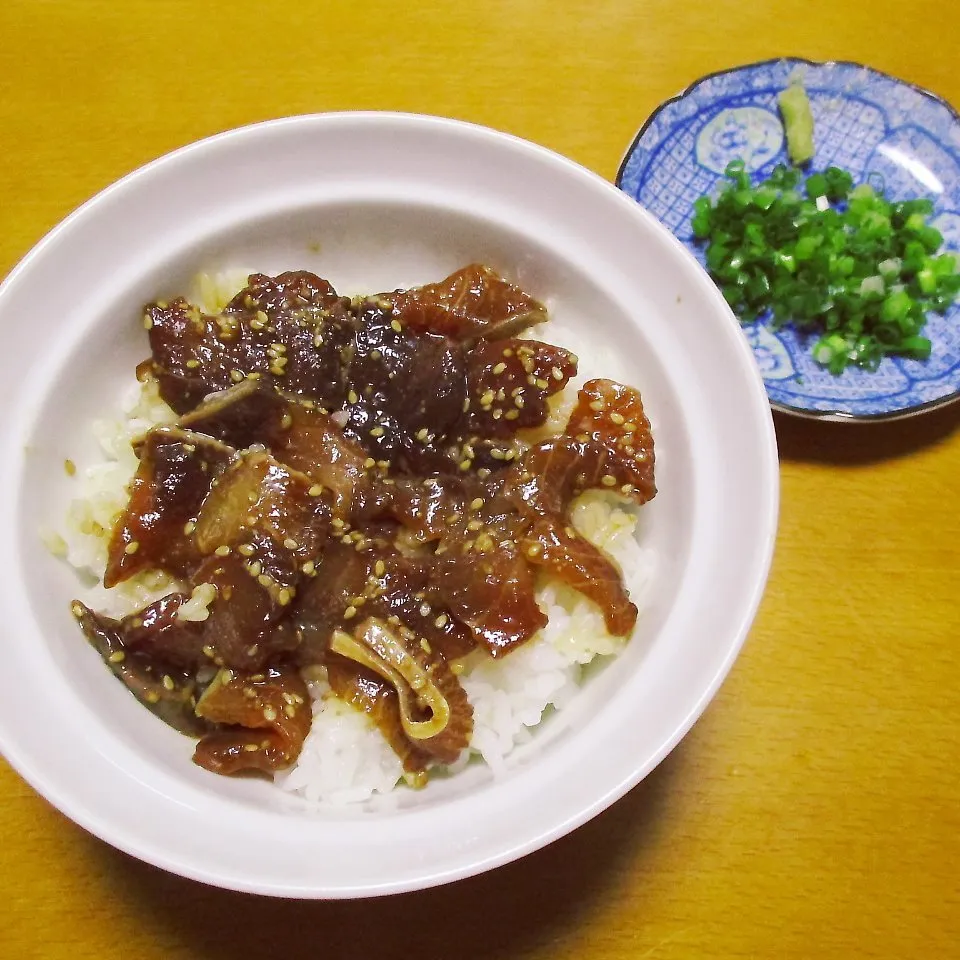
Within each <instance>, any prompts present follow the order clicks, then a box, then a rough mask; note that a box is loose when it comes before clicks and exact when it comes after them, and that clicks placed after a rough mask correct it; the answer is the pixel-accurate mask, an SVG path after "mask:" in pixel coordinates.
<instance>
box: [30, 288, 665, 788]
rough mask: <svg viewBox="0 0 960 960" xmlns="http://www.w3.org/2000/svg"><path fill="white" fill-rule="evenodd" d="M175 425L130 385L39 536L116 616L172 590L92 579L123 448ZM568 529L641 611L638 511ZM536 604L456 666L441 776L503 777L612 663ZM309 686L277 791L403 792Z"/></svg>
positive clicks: (210, 296)
mask: <svg viewBox="0 0 960 960" xmlns="http://www.w3.org/2000/svg"><path fill="white" fill-rule="evenodd" d="M244 282H245V277H243V276H237V275H236V274H231V275H230V276H229V277H226V278H225V277H223V276H221V277H216V278H210V277H209V276H206V275H201V277H200V278H198V290H197V296H196V301H197V302H199V303H200V304H201V306H203V307H204V308H205V309H207V310H211V311H212V310H217V309H221V308H222V306H223V305H224V304H225V303H226V301H227V300H228V299H229V296H228V295H227V294H226V292H225V291H227V290H234V291H235V290H236V289H238V288H240V287H242V285H243V283H244ZM572 333H573V332H572V331H571V330H570V329H569V327H566V328H563V329H556V328H555V325H554V324H551V327H550V331H549V339H550V340H551V341H552V342H558V343H562V344H563V345H564V346H566V347H568V348H569V349H572V350H573V351H574V352H578V351H577V347H578V346H579V345H578V344H577V343H576V342H575V340H574V338H573V336H572ZM531 335H536V333H533V334H531ZM591 353H592V354H593V355H592V356H591V357H590V360H591V361H592V362H590V363H589V367H590V368H592V369H591V370H589V371H588V370H587V369H586V367H587V364H585V363H584V359H583V356H584V355H583V352H580V361H581V362H580V368H581V369H580V376H579V377H578V380H577V381H576V382H575V383H572V384H571V385H570V386H569V387H568V388H567V390H566V391H565V392H564V394H563V395H561V397H560V398H558V400H557V402H556V403H554V404H553V415H552V416H551V419H550V421H549V422H548V424H547V425H545V427H544V428H543V429H542V430H541V431H538V434H539V435H541V436H545V435H549V434H550V433H554V432H559V430H560V429H562V427H563V425H564V423H565V422H566V418H567V414H568V413H569V410H570V406H571V404H572V402H573V401H574V400H575V397H576V390H577V384H578V383H579V382H582V380H584V379H587V378H588V377H590V376H598V375H602V372H603V370H604V364H603V363H602V362H598V358H597V356H596V352H595V351H591ZM598 367H599V371H597V372H595V371H596V368H598ZM175 420H176V414H175V413H174V412H173V411H172V410H171V409H170V407H168V406H167V405H166V404H165V403H164V402H163V401H162V400H161V399H160V396H159V393H158V392H157V387H156V384H155V383H154V382H152V381H148V382H147V383H144V384H132V385H131V386H130V388H129V389H128V390H127V391H126V394H125V396H124V398H123V401H122V404H121V416H119V417H118V418H116V419H112V420H97V421H95V422H94V423H93V424H91V429H92V432H93V434H94V436H95V437H96V439H97V441H98V444H99V449H100V452H101V453H102V459H101V460H100V461H99V462H96V463H94V464H92V465H90V466H88V467H86V468H85V469H82V470H80V471H78V472H77V475H76V483H77V490H76V496H75V497H74V498H73V500H72V502H71V504H70V506H69V509H68V511H67V515H66V517H65V518H64V522H63V524H62V528H61V529H60V530H59V532H53V531H49V530H48V531H44V532H43V536H44V539H45V541H46V542H47V545H48V546H49V548H50V549H51V551H52V552H54V553H55V554H57V555H58V556H61V557H63V558H64V559H65V560H66V561H67V562H68V563H70V564H71V565H72V566H73V567H75V568H76V569H77V570H78V571H79V572H80V574H81V576H82V577H83V578H84V579H85V580H86V581H87V582H88V583H89V584H90V586H89V587H88V588H87V589H86V591H85V592H84V595H83V596H82V599H83V600H84V601H85V602H86V603H88V604H89V605H90V606H92V607H93V608H95V609H97V610H100V611H102V612H104V613H107V614H109V615H111V616H114V617H120V616H124V615H126V614H128V613H131V612H133V611H135V610H137V609H139V608H141V607H142V606H144V605H145V604H147V603H150V602H152V601H153V600H155V599H157V598H159V597H161V596H163V595H165V594H166V593H169V592H170V591H171V590H173V589H175V588H176V587H177V586H178V584H177V582H176V581H175V580H173V579H172V578H170V577H169V576H167V575H166V574H162V573H157V572H154V573H149V574H144V575H141V576H138V577H135V578H133V579H131V580H129V581H127V582H125V583H123V584H120V585H119V586H117V587H114V588H112V589H110V590H107V589H105V588H104V587H103V584H102V581H101V577H102V574H103V571H104V569H105V566H106V558H107V543H108V540H109V536H110V531H111V529H112V527H113V525H114V522H115V521H116V519H117V517H118V516H119V515H120V513H121V512H122V510H123V509H124V507H125V505H126V501H127V487H128V484H129V482H130V480H131V479H132V477H133V475H134V473H135V472H136V468H137V459H136V457H135V456H134V453H133V450H132V448H131V441H132V440H133V439H135V438H136V437H138V436H140V435H142V434H143V433H144V432H146V431H147V430H149V429H150V428H151V427H152V426H154V425H157V424H164V423H172V422H174V421H175ZM572 522H573V525H574V526H575V527H576V528H577V530H578V531H579V532H580V533H581V534H582V535H583V536H585V537H586V538H587V539H589V540H590V541H591V542H592V543H594V544H595V545H596V546H598V547H600V548H601V549H603V550H604V551H605V552H606V553H607V554H608V555H609V556H610V557H612V558H613V559H614V561H615V562H616V563H617V564H618V566H619V567H620V569H621V571H623V575H624V580H625V583H626V586H627V589H628V591H629V593H630V596H631V599H633V601H634V602H635V603H637V604H638V606H642V601H643V596H644V593H645V590H646V587H647V585H648V584H649V582H650V580H651V577H652V573H653V567H654V556H653V553H652V550H651V549H650V548H648V547H644V546H642V545H641V543H640V541H639V539H638V536H637V530H636V527H637V509H636V508H635V507H633V506H631V505H628V504H626V503H624V502H623V501H622V500H620V499H619V498H617V497H616V496H615V495H614V494H610V493H606V492H601V491H591V492H590V493H587V494H585V495H583V496H582V497H580V498H579V500H578V501H577V502H576V504H575V505H574V509H573V511H572ZM537 601H538V603H539V604H540V606H541V608H542V609H543V610H544V612H545V613H546V614H547V616H548V623H547V625H546V626H545V627H544V628H543V629H542V630H541V631H540V632H539V633H538V634H537V635H536V636H535V637H534V638H533V639H532V640H530V641H529V642H528V643H526V644H524V645H523V646H522V647H520V648H519V649H517V650H515V651H514V652H512V653H511V654H510V655H509V656H507V657H505V658H504V659H502V660H496V661H495V660H493V659H491V658H490V657H489V656H487V655H486V654H484V653H483V652H482V651H479V650H478V651H475V652H474V653H472V654H470V656H469V657H467V658H466V659H465V660H464V661H463V673H462V674H461V677H460V679H461V682H462V683H463V686H464V689H465V690H466V693H467V696H468V697H469V699H470V702H471V703H472V705H473V708H474V731H473V737H472V740H471V743H470V746H469V748H468V749H467V750H466V751H464V754H463V756H462V757H461V758H460V760H459V761H458V762H457V763H456V764H454V765H453V766H452V767H451V768H450V772H456V771H458V770H460V769H462V767H463V766H465V765H466V764H467V763H468V762H470V761H471V760H480V761H482V762H485V763H486V764H488V765H489V766H490V767H491V768H492V769H493V771H494V773H497V772H500V771H502V770H503V769H504V768H505V767H506V766H507V764H508V758H509V756H510V754H511V753H512V752H513V751H514V750H515V748H517V747H519V746H521V745H522V744H524V743H527V742H529V740H530V739H531V736H532V731H533V730H534V728H536V726H537V725H538V724H539V723H540V722H541V720H542V719H543V718H544V716H545V715H546V714H548V713H550V712H551V711H557V710H562V709H563V708H564V706H566V705H567V704H568V703H569V702H570V700H571V699H572V698H573V697H574V696H576V693H577V691H578V689H579V685H580V682H581V678H582V673H583V668H584V667H585V666H586V665H587V664H588V663H591V662H592V661H593V660H594V659H595V658H598V657H612V656H615V655H616V654H617V653H618V652H619V651H620V650H621V649H622V647H623V644H624V643H625V642H626V641H625V640H624V639H623V638H620V637H613V636H611V635H610V634H609V633H607V631H606V629H605V626H604V622H603V617H602V615H601V613H600V611H599V609H598V608H597V607H596V606H595V605H594V604H593V603H591V602H590V601H589V600H587V599H585V598H584V597H582V596H581V595H580V594H579V593H577V592H576V591H574V590H572V589H571V588H570V587H568V586H566V585H564V584H562V583H559V582H557V581H551V580H548V579H546V578H544V579H543V580H542V582H541V583H540V584H539V585H538V589H537ZM308 683H309V687H310V692H311V695H312V697H313V725H312V728H311V731H310V734H309V735H308V737H307V740H306V743H305V744H304V748H303V751H302V753H301V755H300V759H299V760H298V762H297V764H296V765H295V766H294V767H293V768H292V769H291V770H290V771H288V772H286V773H284V774H282V775H281V776H278V777H277V779H276V782H277V784H278V785H279V786H280V787H281V788H282V789H284V790H287V791H291V792H293V793H297V794H300V795H302V796H303V797H304V798H306V799H307V800H309V801H313V802H318V803H324V804H336V805H344V804H349V803H354V802H359V801H363V800H367V799H369V798H371V797H372V796H374V795H375V794H379V795H385V794H388V793H389V792H390V791H391V790H393V789H394V788H395V787H396V786H397V785H398V784H400V783H402V782H403V771H402V768H401V765H400V761H399V759H398V758H397V757H396V755H395V754H394V753H393V751H392V750H391V749H390V747H389V746H388V745H387V743H386V741H385V740H384V739H383V738H382V737H381V736H380V734H379V732H378V731H377V730H376V728H375V727H374V726H373V724H372V722H371V721H370V720H369V718H368V717H367V716H366V715H365V714H364V713H362V712H361V711H359V710H357V709H356V708H354V707H352V706H350V705H348V704H345V703H343V702H342V701H340V700H338V699H337V698H336V697H334V696H332V695H331V693H330V688H329V685H328V684H327V683H326V680H325V677H324V671H323V669H322V668H317V669H315V670H314V671H312V675H311V676H310V677H309V679H308Z"/></svg>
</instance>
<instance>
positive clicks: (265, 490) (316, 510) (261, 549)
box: [194, 448, 331, 605]
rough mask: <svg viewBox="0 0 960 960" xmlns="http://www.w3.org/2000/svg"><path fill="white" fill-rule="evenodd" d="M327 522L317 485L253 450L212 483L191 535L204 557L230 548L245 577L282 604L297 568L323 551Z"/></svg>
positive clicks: (324, 498)
mask: <svg viewBox="0 0 960 960" xmlns="http://www.w3.org/2000/svg"><path fill="white" fill-rule="evenodd" d="M330 520H331V507H330V495H329V493H328V492H327V491H326V490H325V489H324V488H323V487H322V486H321V485H320V484H315V483H313V482H312V481H311V480H310V478H309V477H307V476H305V475H304V474H302V473H300V472H299V471H297V470H293V469H291V468H289V467H287V466H285V465H284V464H282V463H280V462H279V461H277V460H276V459H274V458H273V457H271V456H270V455H269V454H268V453H265V452H263V451H262V450H257V449H256V448H253V449H251V450H248V451H245V452H244V453H243V454H241V455H240V456H239V457H237V458H236V460H235V461H234V462H233V463H232V464H231V466H230V467H229V468H228V469H227V470H226V471H224V473H223V474H222V475H221V476H220V477H219V478H218V479H217V481H216V482H215V483H214V484H213V486H212V487H211V489H210V493H209V495H208V496H207V498H206V499H205V500H204V503H203V506H202V508H201V510H200V514H199V516H198V518H197V522H196V529H195V534H194V536H195V540H196V545H197V548H198V550H199V551H200V552H201V553H202V554H204V555H210V554H216V555H224V556H226V555H227V554H229V553H232V552H233V550H234V548H236V550H237V552H238V553H239V554H241V555H242V556H243V557H245V558H246V564H247V567H248V570H249V572H250V574H251V576H252V577H254V578H255V579H258V580H259V581H260V582H261V583H262V584H263V585H264V586H265V587H266V588H267V589H268V590H269V591H270V593H271V595H272V596H274V598H275V599H277V600H278V601H279V602H280V603H281V605H285V604H286V603H289V602H290V600H291V599H292V597H293V594H294V593H295V591H296V586H297V584H298V583H299V581H300V579H301V577H302V575H303V570H302V567H303V565H304V564H305V563H307V562H308V561H310V560H312V559H313V558H314V557H316V556H317V555H318V554H319V553H320V552H321V550H322V549H323V545H324V543H325V542H326V538H327V535H328V532H329V528H330ZM218 551H219V554H218ZM267 581H269V582H267ZM284 598H285V599H284Z"/></svg>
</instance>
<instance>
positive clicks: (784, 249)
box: [692, 160, 960, 374]
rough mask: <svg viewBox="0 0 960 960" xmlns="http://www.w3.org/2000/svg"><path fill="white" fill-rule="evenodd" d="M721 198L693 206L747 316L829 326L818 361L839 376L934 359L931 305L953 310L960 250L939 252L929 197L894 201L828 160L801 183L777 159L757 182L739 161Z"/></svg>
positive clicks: (734, 301)
mask: <svg viewBox="0 0 960 960" xmlns="http://www.w3.org/2000/svg"><path fill="white" fill-rule="evenodd" d="M726 176H727V178H728V182H726V183H724V184H723V187H722V188H721V192H720V194H719V195H718V196H717V198H716V200H715V201H711V199H710V198H709V197H707V196H703V197H700V198H699V199H698V200H697V201H696V202H695V204H694V215H693V223H692V226H693V233H694V236H695V237H696V238H697V239H698V240H701V241H705V242H706V260H707V267H708V269H709V270H710V273H711V275H712V276H713V278H714V280H715V281H716V283H717V285H718V286H719V287H720V289H721V291H722V292H723V295H724V297H725V298H726V300H727V302H728V303H729V304H730V306H731V307H732V308H733V310H734V312H735V313H736V314H737V315H738V316H739V317H740V319H741V321H742V322H744V323H749V322H752V321H754V320H757V319H758V318H759V317H760V316H761V315H762V314H764V313H765V312H766V311H767V310H768V309H769V310H770V312H771V314H772V319H771V322H770V325H771V327H772V328H773V329H779V328H780V327H782V326H784V325H785V324H790V325H791V326H793V327H794V328H795V329H798V330H801V331H810V332H812V333H820V334H821V336H820V338H819V340H817V342H816V344H815V345H814V347H813V357H814V359H815V360H816V361H817V363H819V364H821V365H822V366H824V367H826V368H827V369H828V370H830V372H831V373H834V374H839V373H842V372H843V371H844V370H845V369H846V367H847V366H848V365H850V364H853V365H855V366H858V367H863V368H865V369H867V370H876V368H877V366H878V365H879V364H880V361H881V360H882V359H883V358H884V357H885V356H887V355H888V354H893V355H897V356H903V357H911V358H914V359H917V360H925V359H926V358H927V357H929V355H930V341H929V340H928V339H927V338H926V337H924V336H923V335H922V333H921V331H922V330H923V326H924V323H925V322H926V315H927V313H928V312H929V311H934V312H936V313H940V314H943V313H945V312H946V311H947V310H948V309H949V307H950V306H951V305H952V304H953V302H954V300H955V299H956V296H957V293H958V291H960V274H958V273H957V261H956V257H954V256H953V255H952V254H946V253H938V251H939V250H940V247H941V245H942V244H943V236H942V235H941V234H940V232H939V231H938V230H936V229H935V228H934V227H932V226H930V225H929V224H928V222H927V219H928V217H929V216H930V214H931V213H932V211H933V204H932V203H931V202H930V201H929V200H925V199H924V200H905V201H903V202H901V203H891V202H890V201H889V200H887V199H886V197H884V195H883V192H882V191H879V192H878V191H877V190H875V189H874V188H873V187H872V186H870V185H869V184H861V185H860V186H857V187H854V186H853V178H852V177H851V176H850V174H849V173H847V172H846V171H844V170H840V169H838V168H837V167H828V168H827V169H826V170H825V171H824V172H823V173H813V174H811V175H810V176H808V177H807V178H806V181H805V183H801V180H802V177H801V174H800V172H799V171H797V170H793V169H788V168H787V167H785V166H782V165H779V166H777V167H776V168H775V169H774V171H773V173H772V175H771V176H770V178H769V179H768V180H765V181H764V182H763V183H761V184H759V185H758V186H752V185H751V183H750V177H749V174H747V172H746V170H745V168H744V164H743V162H742V161H740V160H735V161H734V162H732V163H731V164H730V165H729V166H728V167H727V170H726Z"/></svg>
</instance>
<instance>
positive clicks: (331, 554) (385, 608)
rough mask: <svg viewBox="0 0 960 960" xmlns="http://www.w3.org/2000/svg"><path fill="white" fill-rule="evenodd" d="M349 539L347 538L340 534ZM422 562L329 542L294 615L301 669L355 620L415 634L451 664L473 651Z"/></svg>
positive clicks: (382, 549)
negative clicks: (371, 620)
mask: <svg viewBox="0 0 960 960" xmlns="http://www.w3.org/2000/svg"><path fill="white" fill-rule="evenodd" d="M344 538H345V539H346V540H348V541H349V540H350V533H349V532H347V533H345V534H344ZM429 577H430V571H429V568H428V567H426V566H425V565H424V564H423V563H422V562H418V561H416V560H414V559H411V558H408V557H404V556H403V555H402V554H401V553H399V552H398V551H397V550H396V549H394V548H392V547H390V546H378V547H372V548H371V549H368V550H363V551H358V550H357V549H356V548H355V544H354V543H353V541H351V542H350V543H344V542H336V541H334V542H332V543H331V544H329V546H328V547H327V549H326V550H325V551H324V554H323V556H322V558H321V559H320V560H318V561H317V565H316V576H315V577H313V578H312V579H311V580H310V581H309V582H308V583H306V584H305V585H304V587H303V595H302V596H301V598H300V603H299V604H298V606H297V609H296V611H295V612H294V614H293V621H294V623H295V625H296V629H297V633H298V635H299V636H300V638H301V642H302V645H301V648H300V650H299V651H298V654H297V660H298V662H299V663H300V664H302V665H304V666H307V665H311V664H317V663H324V662H326V656H327V651H328V649H329V644H330V638H331V636H332V635H333V632H334V631H335V630H338V629H343V630H346V631H348V632H349V630H350V629H351V628H352V626H353V623H351V621H354V622H355V619H356V618H357V617H359V616H374V617H378V618H380V619H383V620H386V621H387V622H388V623H389V624H390V625H392V626H394V627H395V628H396V629H398V630H401V631H405V632H408V633H411V635H412V634H416V636H418V637H419V638H420V639H421V641H423V643H424V645H425V649H427V650H428V651H430V652H433V651H436V652H437V653H439V654H440V655H441V656H443V657H445V658H448V659H454V658H457V657H462V656H465V655H466V654H467V653H468V652H469V651H470V650H472V649H473V647H474V640H473V637H472V635H471V634H470V632H469V631H468V630H467V629H466V628H465V627H464V626H463V624H461V623H459V622H458V621H457V620H456V619H455V618H454V617H453V616H452V615H451V613H450V611H448V610H447V609H446V608H445V607H444V606H443V605H442V604H441V603H440V601H439V597H438V596H437V594H436V591H434V590H433V588H432V587H431V585H430V582H429Z"/></svg>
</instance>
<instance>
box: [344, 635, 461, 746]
mask: <svg viewBox="0 0 960 960" xmlns="http://www.w3.org/2000/svg"><path fill="white" fill-rule="evenodd" d="M330 648H331V650H332V651H333V652H334V653H337V654H339V655H340V656H342V657H346V658H347V659H349V660H353V661H355V662H356V663H358V664H360V666H362V667H365V668H367V669H368V670H372V671H373V672H374V673H377V674H379V675H380V676H381V677H383V678H384V679H385V680H387V681H388V682H389V683H390V684H391V685H392V686H393V687H394V688H395V689H396V691H397V695H398V704H399V710H400V723H401V726H402V727H403V732H404V734H405V736H406V737H407V738H408V739H410V740H411V741H412V742H413V743H414V744H415V745H416V746H417V747H419V749H421V750H424V751H426V752H427V753H429V754H430V755H431V756H434V757H436V758H437V759H438V760H439V761H440V762H441V763H453V761H454V760H456V759H457V757H458V756H459V755H460V753H461V752H462V751H463V749H464V748H465V747H466V746H467V745H468V744H469V742H470V735H471V733H472V732H473V707H472V706H471V705H470V701H469V700H468V699H467V695H466V693H465V692H464V689H463V687H462V686H461V685H460V681H459V680H457V678H456V676H454V674H453V672H452V671H451V670H450V667H449V666H448V665H447V663H446V661H444V659H443V658H442V657H440V656H439V655H437V654H435V653H427V652H426V651H425V650H424V649H423V647H422V646H421V644H420V643H419V642H418V641H417V639H416V638H415V637H414V636H412V635H410V636H405V635H404V634H403V633H402V632H401V631H400V630H395V629H392V628H391V627H390V626H389V625H388V624H386V623H384V622H383V621H382V620H377V619H376V618H374V617H369V618H367V619H366V620H365V621H364V622H363V623H362V624H361V625H360V626H359V627H357V628H356V629H355V630H354V632H353V634H352V635H351V634H348V633H346V632H345V631H343V630H337V631H335V632H334V634H333V637H332V638H331V642H330Z"/></svg>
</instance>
